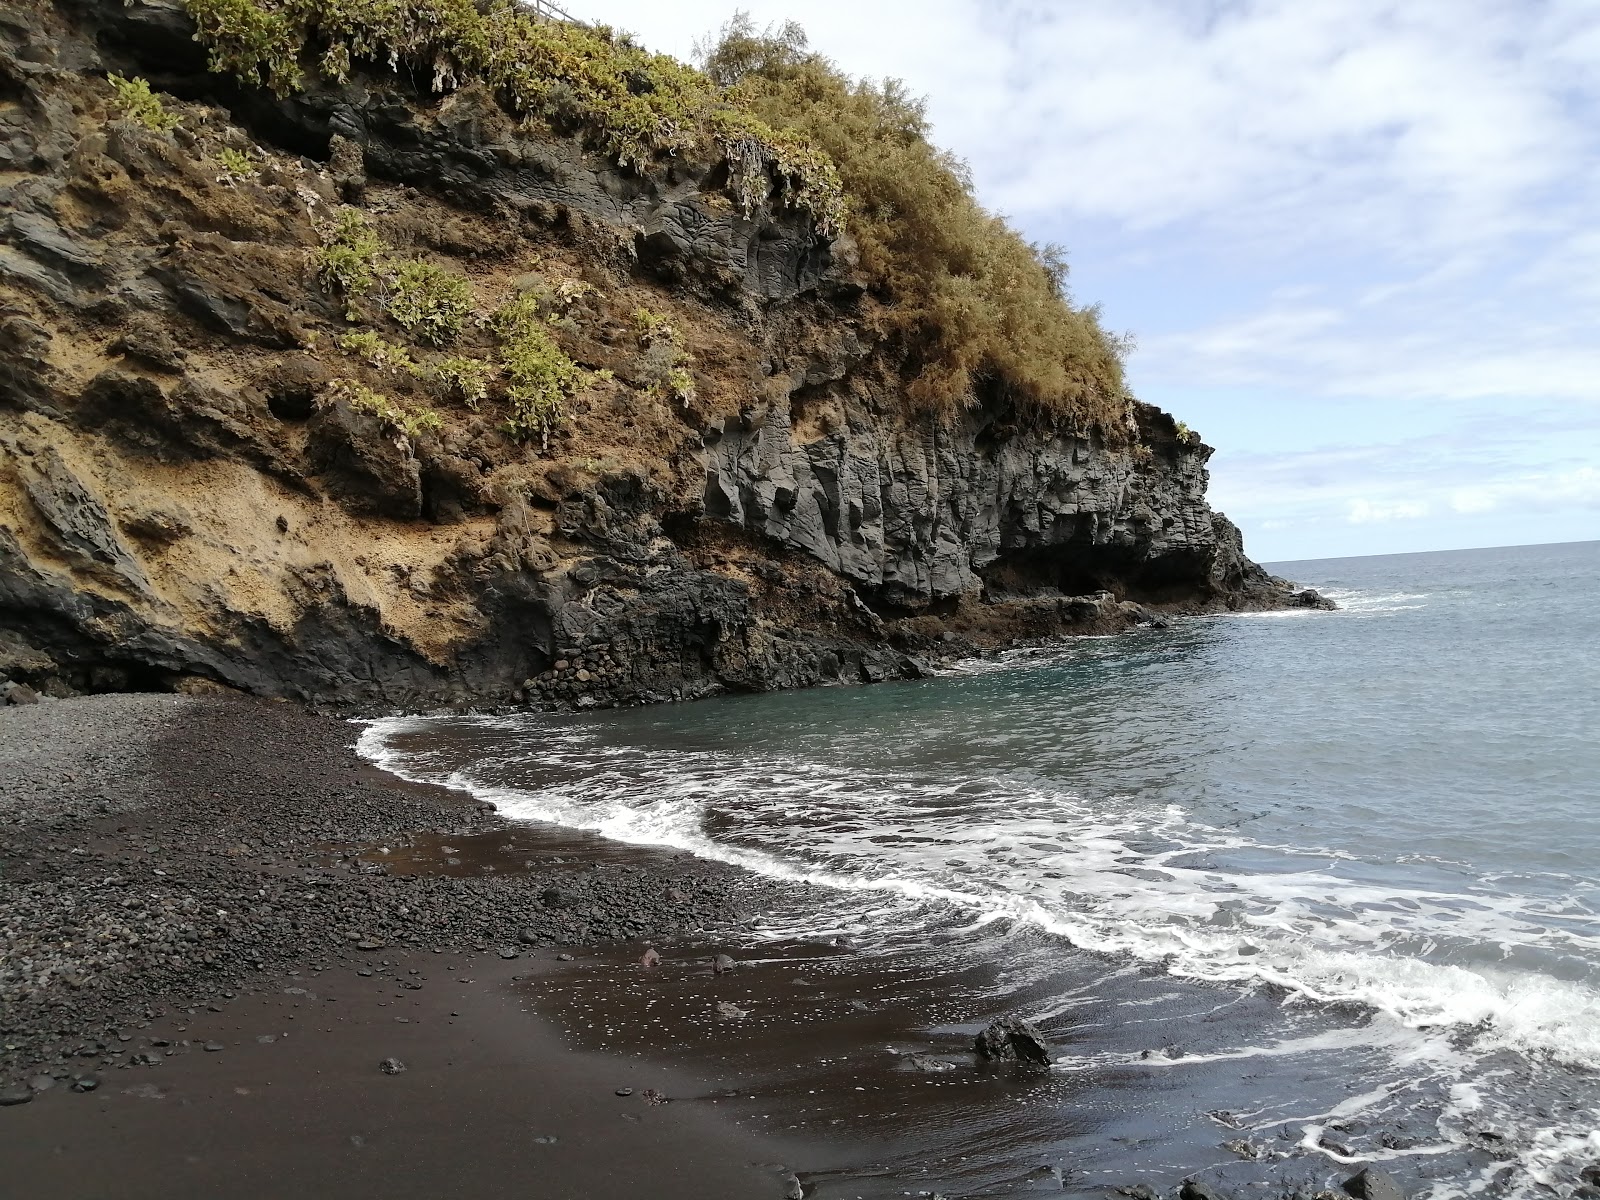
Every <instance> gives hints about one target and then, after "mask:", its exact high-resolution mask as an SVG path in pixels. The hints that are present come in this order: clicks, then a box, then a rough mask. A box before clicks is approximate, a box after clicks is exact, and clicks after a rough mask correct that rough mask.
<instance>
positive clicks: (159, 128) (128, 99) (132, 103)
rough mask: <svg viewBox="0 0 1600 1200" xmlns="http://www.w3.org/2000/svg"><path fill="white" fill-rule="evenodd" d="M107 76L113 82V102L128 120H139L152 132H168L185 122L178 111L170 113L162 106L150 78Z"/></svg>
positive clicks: (108, 80)
mask: <svg viewBox="0 0 1600 1200" xmlns="http://www.w3.org/2000/svg"><path fill="white" fill-rule="evenodd" d="M106 78H107V82H109V83H110V84H111V93H112V94H111V103H112V104H113V105H114V106H115V107H116V109H117V111H118V112H120V113H121V114H122V115H123V116H124V117H126V118H128V120H130V121H136V122H138V123H139V124H140V125H143V126H144V127H145V128H146V129H148V130H150V131H151V132H152V133H166V132H168V131H169V130H172V129H176V128H177V127H178V126H179V125H181V124H183V118H181V117H179V116H178V114H177V113H169V112H168V111H167V110H166V108H165V107H163V106H162V103H161V101H160V100H159V99H158V98H157V97H156V95H155V93H154V92H152V91H151V90H150V83H149V81H148V80H145V79H141V78H139V77H138V76H137V75H135V76H134V77H133V78H132V79H125V78H123V77H122V76H121V75H108V76H107V77H106Z"/></svg>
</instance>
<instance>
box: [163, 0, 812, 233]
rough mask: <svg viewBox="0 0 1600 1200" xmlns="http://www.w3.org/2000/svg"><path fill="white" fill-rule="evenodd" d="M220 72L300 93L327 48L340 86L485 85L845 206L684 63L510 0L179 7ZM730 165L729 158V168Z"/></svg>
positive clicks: (631, 142) (300, 0)
mask: <svg viewBox="0 0 1600 1200" xmlns="http://www.w3.org/2000/svg"><path fill="white" fill-rule="evenodd" d="M183 5H184V8H185V9H186V10H187V11H188V13H189V15H190V16H191V17H192V18H193V19H194V21H195V24H196V26H197V29H198V37H199V40H200V41H201V42H203V43H204V44H205V45H206V46H207V47H208V49H209V51H210V64H211V69H212V70H215V71H226V72H229V73H231V74H233V75H235V76H237V77H239V78H240V79H242V80H244V81H245V82H247V83H251V84H265V85H267V86H269V87H271V88H272V89H273V90H274V91H275V92H277V93H278V94H279V95H287V94H289V93H291V92H293V91H295V90H297V89H298V88H300V87H301V86H302V85H303V82H304V79H303V70H302V67H301V55H302V54H303V52H304V51H305V49H306V48H307V47H310V46H321V47H325V48H326V49H325V50H324V52H323V54H322V56H321V58H320V60H319V62H318V70H319V71H320V72H321V73H322V74H323V75H325V76H327V77H328V78H330V79H333V80H335V81H338V82H343V80H344V79H345V78H346V76H347V75H348V73H349V70H350V64H351V62H352V61H353V60H355V59H363V60H366V61H368V62H379V63H387V64H388V65H389V66H390V67H392V68H395V69H399V68H401V67H402V66H406V67H409V68H411V69H412V70H414V71H417V72H418V73H428V74H431V76H432V85H433V88H434V90H435V91H445V90H448V89H452V88H455V87H458V86H459V85H460V84H461V83H463V82H464V81H466V80H467V79H471V78H477V79H481V80H483V81H484V82H485V83H486V84H487V85H488V86H489V88H490V89H491V90H492V91H493V92H494V93H495V94H496V95H498V96H500V97H502V99H503V100H504V101H505V103H506V104H507V106H508V107H509V108H511V109H512V111H513V112H515V113H516V114H518V115H519V116H523V117H527V118H532V119H538V120H542V121H545V122H548V123H549V124H550V125H552V126H553V127H555V128H557V129H558V130H560V131H562V132H567V133H575V134H577V135H578V136H580V137H582V138H583V139H584V140H585V141H586V142H587V143H589V144H590V145H592V146H595V147H596V148H598V149H600V150H602V151H604V152H605V153H607V154H609V155H611V156H613V157H614V158H615V159H616V160H617V161H618V162H619V163H620V164H621V165H623V166H633V167H643V166H644V165H646V164H648V163H649V162H650V161H651V160H652V159H653V158H654V157H655V156H657V155H659V154H682V153H684V152H686V151H694V150H713V149H716V150H723V151H726V152H730V153H732V154H734V155H736V156H737V163H736V164H734V170H733V171H732V172H731V173H730V180H731V182H732V183H733V187H734V190H735V192H736V194H737V195H738V196H739V198H740V201H741V203H742V204H744V205H745V206H746V207H752V206H753V205H754V204H756V203H759V202H760V201H762V200H765V199H766V198H767V196H768V195H769V194H775V195H776V197H777V198H778V200H779V201H780V202H783V203H788V204H790V205H793V206H795V207H798V208H801V209H805V210H807V211H809V212H811V213H812V214H813V215H814V216H815V217H816V219H817V220H818V222H819V223H820V224H821V225H822V226H823V227H824V228H830V229H831V228H834V227H837V226H839V225H840V224H841V223H842V218H843V215H844V198H843V194H842V192H841V190H840V186H839V178H838V175H837V174H836V173H835V171H834V169H833V164H832V163H831V162H829V161H828V157H827V155H826V154H824V153H822V152H821V151H820V150H818V149H816V148H815V147H814V146H811V145H810V144H808V143H807V142H806V139H805V138H804V137H803V136H801V135H799V134H797V133H796V132H795V131H793V130H787V131H779V130H776V129H774V128H772V127H770V126H769V125H768V124H766V123H765V122H764V121H763V120H762V119H761V118H760V117H759V116H758V115H756V114H754V113H752V112H750V111H748V110H747V109H742V108H740V107H738V106H736V105H734V104H730V103H729V101H728V98H727V97H726V96H725V95H724V93H723V91H722V89H721V88H719V87H718V86H717V85H716V83H715V82H713V81H712V80H710V79H707V78H706V76H705V75H703V74H702V73H700V72H699V71H696V70H694V69H693V68H691V67H688V66H686V65H684V64H683V63H680V62H678V61H677V60H675V59H673V58H670V57H668V56H666V55H661V54H650V53H648V52H647V51H645V50H642V49H640V48H639V47H638V46H637V45H635V44H634V43H633V41H632V40H631V39H629V38H628V37H627V35H625V34H619V33H617V32H615V31H613V30H611V29H609V28H607V27H605V26H590V25H578V24H571V23H567V22H563V21H547V20H543V19H540V18H539V17H538V16H536V15H534V14H532V13H530V12H527V11H526V10H524V9H522V8H521V7H519V6H518V5H517V4H515V3H513V2H512V0H484V2H483V3H481V4H474V3H472V2H470V0H183ZM731 161H732V160H730V162H731Z"/></svg>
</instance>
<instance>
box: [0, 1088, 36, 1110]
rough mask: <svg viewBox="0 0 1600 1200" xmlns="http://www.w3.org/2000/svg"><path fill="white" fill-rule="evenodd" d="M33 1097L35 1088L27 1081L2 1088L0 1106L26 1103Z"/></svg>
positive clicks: (0, 1089)
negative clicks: (26, 1082)
mask: <svg viewBox="0 0 1600 1200" xmlns="http://www.w3.org/2000/svg"><path fill="white" fill-rule="evenodd" d="M32 1099H33V1089H32V1088H30V1087H29V1086H28V1085H27V1084H25V1083H19V1084H16V1085H15V1086H13V1087H8V1088H0V1106H9V1105H12V1104H26V1103H27V1102H28V1101H29V1100H32Z"/></svg>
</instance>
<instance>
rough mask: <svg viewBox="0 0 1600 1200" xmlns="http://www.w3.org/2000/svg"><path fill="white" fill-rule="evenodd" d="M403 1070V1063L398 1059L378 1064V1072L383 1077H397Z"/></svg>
mask: <svg viewBox="0 0 1600 1200" xmlns="http://www.w3.org/2000/svg"><path fill="white" fill-rule="evenodd" d="M405 1069H406V1065H405V1063H403V1062H401V1061H400V1060H399V1059H398V1058H386V1059H384V1060H383V1061H382V1062H381V1063H379V1064H378V1070H380V1071H382V1072H383V1073H384V1074H385V1075H398V1074H400V1072H401V1071H404V1070H405Z"/></svg>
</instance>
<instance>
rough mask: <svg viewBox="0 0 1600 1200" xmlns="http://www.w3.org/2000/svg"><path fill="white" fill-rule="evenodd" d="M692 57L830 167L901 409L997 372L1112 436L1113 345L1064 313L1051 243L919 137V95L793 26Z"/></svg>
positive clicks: (1122, 405)
mask: <svg viewBox="0 0 1600 1200" xmlns="http://www.w3.org/2000/svg"><path fill="white" fill-rule="evenodd" d="M698 50H699V55H700V60H701V63H702V65H703V68H704V70H705V73H706V74H707V75H708V76H709V77H710V78H711V79H712V80H713V82H715V83H717V84H718V85H719V86H721V87H723V88H724V89H725V94H727V95H728V96H730V97H731V98H732V99H734V100H735V101H736V102H737V103H739V104H740V105H741V106H743V107H745V108H748V109H749V110H750V111H752V112H754V113H755V114H756V115H757V116H759V117H760V118H761V119H762V120H763V121H766V122H770V123H771V124H772V125H773V126H775V127H777V128H781V129H785V130H789V131H792V132H793V133H795V134H796V135H799V136H803V137H805V138H806V139H807V140H808V141H810V142H811V143H812V144H814V145H816V146H819V147H820V148H822V149H823V150H824V151H826V153H827V154H828V156H829V157H830V158H831V159H832V160H833V162H834V163H835V164H836V166H837V167H838V170H839V175H840V178H841V179H842V181H843V183H844V187H845V191H846V194H847V196H848V197H849V211H850V216H849V228H850V232H851V233H852V234H853V235H854V237H855V239H856V241H857V243H858V244H859V246H860V252H861V262H862V266H863V268H864V269H865V270H866V271H867V273H868V275H869V276H870V277H871V278H872V279H873V280H874V281H875V283H876V285H877V287H878V288H879V289H880V290H881V291H882V293H883V294H884V295H885V296H886V298H888V299H889V300H890V304H889V305H888V306H887V308H886V311H885V314H884V317H883V324H884V325H885V326H886V332H889V333H891V334H893V335H895V336H898V337H899V338H900V339H901V340H902V341H903V343H904V344H905V346H906V349H907V350H908V352H909V353H910V355H911V357H912V359H913V362H914V363H915V364H916V365H917V366H919V367H920V373H919V374H918V375H917V377H916V378H915V380H914V381H913V382H912V385H911V393H912V399H913V400H914V401H916V402H918V403H920V404H921V405H924V406H928V407H934V408H940V409H947V408H951V407H954V406H957V405H960V404H962V403H964V402H966V397H967V396H968V395H969V394H970V392H971V387H972V384H973V382H974V381H975V380H977V379H980V378H983V377H985V376H994V377H998V379H999V380H1000V381H1002V382H1003V383H1004V384H1005V385H1008V386H1009V387H1010V388H1011V389H1012V390H1013V391H1014V392H1015V393H1020V394H1021V396H1022V397H1024V398H1026V399H1028V400H1031V401H1033V402H1034V403H1036V404H1038V405H1040V406H1042V407H1045V408H1048V409H1056V410H1065V411H1066V412H1067V413H1069V414H1071V415H1074V416H1078V417H1082V418H1088V419H1090V420H1093V421H1096V422H1098V423H1100V424H1101V425H1102V426H1104V427H1106V428H1108V429H1114V428H1118V427H1120V425H1121V423H1122V421H1123V419H1124V415H1125V413H1126V403H1127V401H1126V394H1125V391H1124V385H1123V379H1122V352H1123V349H1124V347H1123V344H1122V342H1121V341H1119V340H1118V339H1117V338H1115V337H1113V336H1111V335H1109V334H1107V332H1106V331H1105V330H1104V329H1103V328H1102V327H1101V325H1100V321H1099V315H1098V312H1097V310H1095V309H1093V308H1087V309H1081V308H1076V307H1074V306H1073V304H1072V303H1071V298H1070V295H1069V294H1068V292H1067V289H1066V274H1067V272H1066V259H1065V256H1064V254H1063V252H1062V251H1061V250H1060V248H1059V247H1055V246H1045V247H1034V246H1031V245H1029V244H1028V243H1027V242H1026V241H1024V240H1023V239H1022V238H1021V237H1020V236H1019V235H1018V234H1017V232H1016V231H1015V230H1013V229H1012V228H1010V226H1008V225H1007V224H1006V222H1005V220H1004V219H1003V218H1001V217H998V216H996V215H994V214H992V213H989V212H986V211H985V210H984V209H983V207H982V206H981V205H980V204H979V203H978V202H977V200H976V198H975V197H974V195H973V191H972V181H971V178H970V176H969V174H968V172H967V170H966V166H965V164H964V163H962V162H961V161H960V160H959V159H957V158H956V157H955V156H953V155H951V154H950V153H948V152H947V151H944V150H940V149H939V148H938V147H937V146H935V145H933V144H932V143H931V142H930V141H929V140H928V133H929V125H928V119H927V112H926V107H925V104H924V102H923V101H922V100H920V99H917V98H916V97H913V96H911V95H909V94H908V93H907V92H906V90H905V88H904V86H903V85H902V84H900V83H898V82H897V81H894V80H888V81H885V82H884V83H882V84H878V83H873V82H871V81H860V82H857V81H854V80H851V79H850V78H849V77H848V76H847V75H845V74H844V73H842V72H841V71H840V70H839V69H838V68H837V67H836V66H834V64H833V63H832V62H830V61H829V60H828V59H826V58H824V57H822V56H821V55H819V54H816V53H813V52H812V51H810V50H809V49H808V47H807V44H806V36H805V33H804V31H802V30H801V28H800V27H799V26H798V25H796V24H794V23H793V22H790V23H789V24H787V25H784V26H782V27H781V28H776V29H769V30H767V31H765V32H762V31H759V30H757V29H756V27H755V26H754V25H753V23H752V22H751V21H750V19H749V17H747V16H744V15H740V16H738V17H735V18H734V19H733V20H732V21H730V22H729V23H728V24H727V25H726V26H725V27H724V28H723V30H722V32H721V35H720V36H719V37H718V38H717V39H715V40H713V41H711V42H710V43H707V44H704V45H702V46H700V47H698Z"/></svg>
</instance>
